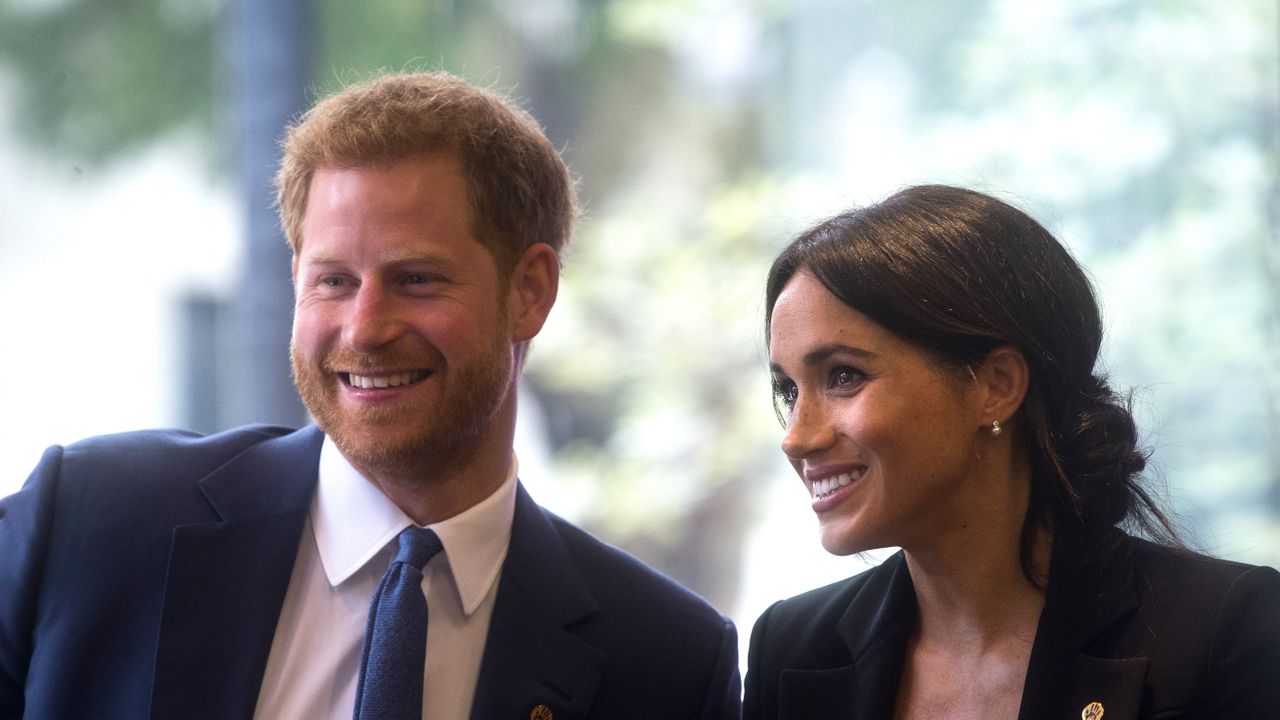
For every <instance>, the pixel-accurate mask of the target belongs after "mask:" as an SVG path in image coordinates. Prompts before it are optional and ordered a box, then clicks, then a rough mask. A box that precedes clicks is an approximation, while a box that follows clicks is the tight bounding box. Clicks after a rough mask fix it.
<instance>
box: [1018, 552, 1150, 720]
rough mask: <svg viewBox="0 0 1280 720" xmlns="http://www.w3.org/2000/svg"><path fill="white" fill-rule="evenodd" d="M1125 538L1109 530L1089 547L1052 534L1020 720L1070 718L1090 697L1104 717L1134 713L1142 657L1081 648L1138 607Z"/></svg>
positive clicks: (1113, 719)
mask: <svg viewBox="0 0 1280 720" xmlns="http://www.w3.org/2000/svg"><path fill="white" fill-rule="evenodd" d="M1131 543H1132V541H1131V540H1130V539H1129V538H1128V537H1127V536H1125V535H1124V534H1123V533H1121V532H1120V531H1118V530H1114V529H1111V530H1108V531H1106V535H1105V537H1103V538H1102V539H1101V541H1100V542H1098V543H1096V544H1095V543H1093V542H1090V543H1089V544H1088V547H1086V546H1085V545H1084V544H1083V543H1080V542H1078V541H1077V540H1076V539H1075V538H1074V537H1072V536H1071V535H1070V534H1067V533H1062V534H1060V535H1059V537H1058V538H1056V539H1055V541H1054V549H1053V560H1052V562H1051V565H1050V570H1049V585H1048V588H1047V590H1046V597H1045V607H1044V611H1043V612H1042V613H1041V615H1040V623H1039V626H1038V628H1037V630H1036V640H1035V645H1034V646H1033V647H1032V649H1031V660H1030V662H1029V664H1028V667H1027V680H1026V685H1025V687H1024V688H1023V695H1022V709H1021V711H1020V712H1019V715H1018V717H1019V720H1041V719H1042V718H1063V719H1064V720H1066V719H1070V720H1076V719H1077V718H1080V717H1081V716H1082V713H1083V711H1084V710H1085V708H1086V707H1087V706H1089V705H1090V704H1091V703H1098V704H1100V705H1101V706H1102V709H1103V712H1105V714H1106V718H1107V720H1132V719H1134V718H1137V717H1138V712H1139V710H1140V706H1141V701H1142V688H1143V685H1144V683H1145V680H1146V674H1147V666H1148V664H1149V663H1148V659H1147V658H1145V657H1135V658H1102V657H1096V656H1094V655H1092V654H1090V653H1089V652H1088V650H1089V648H1090V646H1091V645H1093V644H1094V643H1095V641H1097V640H1098V639H1099V638H1100V637H1102V636H1104V635H1105V633H1106V632H1107V631H1108V629H1110V628H1112V627H1114V626H1115V625H1116V624H1117V623H1119V622H1122V621H1123V620H1124V619H1125V618H1127V617H1129V616H1130V615H1132V614H1133V613H1134V612H1136V610H1137V607H1138V596H1137V592H1136V590H1135V582H1136V577H1135V574H1134V573H1135V569H1134V567H1133V562H1132V560H1131V558H1130V556H1129V549H1130V546H1131ZM1097 547H1101V548H1103V549H1102V550H1096V549H1093V548H1097Z"/></svg>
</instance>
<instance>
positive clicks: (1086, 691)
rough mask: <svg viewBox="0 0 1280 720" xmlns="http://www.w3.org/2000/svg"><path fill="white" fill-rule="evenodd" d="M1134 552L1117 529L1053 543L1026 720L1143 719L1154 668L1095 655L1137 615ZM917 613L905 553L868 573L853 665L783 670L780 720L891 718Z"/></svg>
mask: <svg viewBox="0 0 1280 720" xmlns="http://www.w3.org/2000/svg"><path fill="white" fill-rule="evenodd" d="M1132 546H1133V540H1132V539H1130V538H1129V537H1128V536H1126V535H1125V534H1124V533H1122V532H1120V531H1119V530H1115V529H1111V530H1108V531H1105V532H1104V533H1102V536H1101V537H1100V538H1098V539H1097V540H1096V541H1089V542H1084V541H1083V539H1082V537H1081V536H1080V535H1078V534H1074V533H1063V534H1062V535H1061V536H1060V537H1059V538H1058V540H1057V541H1055V543H1054V550H1053V559H1052V561H1051V565H1050V576H1049V584H1048V587H1047V588H1046V599H1045V608H1044V611H1043V612H1042V613H1041V616H1040V622H1039V626H1038V629H1037V631H1036V641H1035V644H1034V646H1033V647H1032V651H1031V659H1030V663H1029V665H1028V668H1027V681H1026V686H1025V687H1024V689H1023V698H1022V708H1021V711H1020V713H1019V716H1018V717H1019V720H1045V719H1057V718H1062V719H1063V720H1076V719H1077V718H1079V717H1081V712H1082V711H1083V709H1084V708H1085V707H1086V706H1087V705H1088V704H1089V703H1091V702H1099V703H1101V704H1102V705H1103V708H1104V711H1105V713H1106V718H1107V720H1126V719H1127V718H1128V719H1132V718H1137V717H1138V715H1137V713H1138V712H1139V707H1140V702H1141V699H1142V687H1143V683H1144V681H1145V678H1146V671H1147V666H1148V660H1147V658H1142V657H1139V658H1101V657H1095V656H1093V655H1091V654H1089V652H1088V649H1089V648H1090V646H1091V645H1093V644H1094V642H1095V641H1096V640H1098V639H1099V637H1100V636H1104V635H1105V633H1106V631H1107V630H1108V629H1110V628H1111V627H1112V626H1114V625H1115V623H1117V622H1120V621H1122V620H1123V619H1125V618H1126V617H1128V616H1129V615H1131V614H1132V613H1133V612H1134V611H1135V610H1136V608H1137V605H1138V598H1137V592H1136V585H1135V583H1136V581H1137V579H1136V572H1135V568H1134V564H1133V561H1132V558H1131V557H1130V554H1129V553H1130V551H1131V549H1132ZM915 612H916V600H915V587H914V585H912V583H911V576H910V573H909V572H908V571H907V564H906V562H905V560H904V557H903V555H902V553H898V554H896V555H894V556H892V557H891V558H889V559H888V560H886V561H885V562H883V563H882V564H881V565H880V566H879V567H877V568H876V569H874V570H872V571H871V574H870V575H869V576H868V578H867V581H866V582H865V583H864V584H863V586H862V587H861V588H860V589H859V590H858V592H857V593H856V594H855V595H854V596H853V599H852V600H851V602H850V603H849V606H848V609H847V610H846V611H845V613H844V615H843V616H842V617H841V619H840V621H839V623H838V624H837V626H836V630H837V633H838V634H839V635H840V637H841V638H842V639H843V641H844V643H845V645H846V646H847V647H848V648H849V659H850V664H848V665H843V666H838V667H829V668H822V669H815V670H794V669H790V670H784V671H783V672H782V674H781V676H780V678H779V699H778V700H779V717H780V718H812V719H814V720H825V719H827V718H831V719H834V718H845V719H847V718H855V717H856V718H889V717H892V715H893V707H894V703H895V701H896V700H897V691H898V683H899V680H900V678H901V674H902V664H903V662H904V660H905V658H906V647H907V642H908V639H909V635H910V632H911V627H912V624H913V622H914V619H915Z"/></svg>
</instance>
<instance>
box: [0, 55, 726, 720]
mask: <svg viewBox="0 0 1280 720" xmlns="http://www.w3.org/2000/svg"><path fill="white" fill-rule="evenodd" d="M277 185H278V190H279V203H280V208H281V216H282V220H283V223H284V227H285V231H286V234H287V236H288V239H289V242H290V245H291V247H292V249H293V279H294V285H295V292H296V309H295V322H294V332H293V342H292V356H293V366H294V374H295V380H296V383H297V385H298V389H299V392H300V393H301V395H302V398H303V400H304V402H305V403H306V405H307V407H308V408H309V409H310V411H311V413H312V415H313V416H314V417H315V419H316V423H317V425H318V427H310V428H304V429H302V430H298V431H290V430H287V429H283V428H274V427H265V426H255V427H248V428H239V429H236V430H232V431H229V432H226V433H222V434H219V435H215V436H211V437H199V436H196V435H192V434H189V433H182V432H143V433H130V434H125V435H118V436H109V437H103V438H94V439H90V440H86V441H83V442H81V443H77V444H74V445H71V446H68V447H66V448H60V447H55V448H51V449H50V450H49V451H48V452H47V453H46V454H45V457H44V458H43V459H42V461H41V463H40V465H39V466H38V467H37V468H36V470H35V471H34V472H33V474H32V476H31V478H30V479H29V480H28V482H27V484H26V485H25V486H24V488H23V489H22V490H21V491H19V492H18V493H16V494H15V495H12V496H10V497H9V498H6V499H4V500H3V501H0V549H2V550H3V552H0V717H4V718H9V717H27V718H41V719H42V720H43V719H46V718H47V719H55V718H78V719H79V718H94V717H102V718H134V717H152V718H206V717H207V718H249V717H257V718H308V719H310V718H350V717H352V716H353V712H356V713H357V716H360V717H371V716H376V715H369V714H368V713H372V712H375V711H376V708H375V710H367V709H362V708H366V707H367V704H368V703H371V702H372V703H373V704H375V705H376V704H377V703H379V702H382V701H383V700H384V699H385V698H384V695H383V694H382V691H381V690H378V691H370V690H369V688H371V687H379V688H380V687H383V686H382V685H379V684H378V683H380V682H383V681H382V680H381V679H380V678H382V677H383V674H385V673H387V672H393V671H396V669H397V668H398V669H399V672H401V675H405V674H407V675H408V676H409V678H410V680H411V682H408V683H403V680H401V681H397V682H402V683H403V684H404V685H405V687H404V688H401V687H400V686H398V685H397V686H395V689H396V692H399V691H400V690H401V689H405V690H408V691H411V692H412V693H416V694H414V695H411V696H409V697H410V700H411V701H412V702H413V703H414V704H413V705H412V707H413V714H414V716H420V717H424V718H432V719H433V720H436V719H440V718H459V719H461V718H468V717H470V718H476V719H488V718H521V719H523V718H532V719H536V720H552V719H560V720H568V719H570V718H730V717H737V715H738V710H739V696H738V690H739V684H738V671H737V650H736V636H735V632H734V628H733V626H732V624H731V623H730V622H729V621H727V620H726V619H724V618H723V617H722V616H721V615H719V614H718V613H716V612H715V611H714V610H712V609H711V608H710V607H708V606H707V605H706V604H705V603H704V602H703V601H701V600H700V599H698V598H697V597H695V596H693V595H692V594H690V593H688V592H687V591H685V590H683V589H681V588H679V587H678V586H676V585H675V584H673V583H672V582H670V581H669V580H666V579H664V578H662V577H661V576H659V575H657V574H656V573H654V572H653V571H651V570H649V569H647V568H646V567H644V566H643V565H641V564H640V563H639V562H637V561H635V560H634V559H632V558H630V557H628V556H626V555H624V554H622V553H621V552H619V551H617V550H615V549H613V548H610V547H608V546H606V545H604V544H602V543H600V542H598V541H596V540H594V539H592V538H591V537H589V536H588V535H586V534H585V533H583V532H582V531H580V530H578V529H576V528H574V527H573V526H571V525H569V524H568V523H566V522H565V521H563V520H561V519H559V518H557V517H555V516H554V515H551V514H549V513H547V512H546V511H544V510H543V509H541V508H540V507H539V506H538V505H536V504H535V503H534V502H533V501H532V500H531V499H530V497H529V495H528V494H527V493H525V491H524V490H523V488H521V486H520V484H519V482H518V480H517V479H516V461H515V458H514V455H513V452H512V437H513V433H514V426H515V417H516V385H517V378H518V375H519V372H520V368H521V365H522V362H523V359H524V354H525V352H526V350H527V345H528V343H529V341H530V340H531V339H532V338H533V337H534V336H535V335H537V333H538V332H539V330H540V329H541V327H542V324H543V322H544V321H545V320H546V318H547V315H548V313H549V312H550V310H551V307H552V304H553V303H554V301H555V297H556V289H557V286H558V280H559V252H560V250H561V248H562V247H563V246H564V244H565V242H566V240H567V238H568V236H569V233H570V229H571V226H572V222H573V218H574V216H575V213H576V201H575V199H574V194H573V189H572V183H571V181H570V180H569V177H568V173H567V170H566V169H565V167H564V165H563V163H562V162H561V160H560V158H559V156H558V155H557V154H556V153H555V151H554V149H553V148H552V147H551V146H550V144H549V143H548V142H547V140H546V138H545V137H544V136H543V135H542V133H541V131H540V130H539V129H538V127H537V125H536V123H535V122H534V121H533V120H532V119H531V118H530V117H529V116H528V115H526V114H525V113H523V112H522V111H520V110H518V109H516V108H514V107H512V106H510V105H508V104H507V103H505V102H503V101H502V100H501V99H499V98H497V97H496V96H494V95H492V94H490V93H488V92H486V91H482V90H479V89H476V88H474V87H471V86H469V85H467V84H465V83H463V82H462V81H460V80H458V79H456V78H453V77H450V76H447V75H442V74H415V75H394V76H387V77H383V78H379V79H376V80H373V81H370V82H367V83H364V84H361V85H357V86H354V87H352V88H349V89H347V90H345V91H343V92H341V93H339V94H337V95H335V96H333V97H330V98H328V99H326V100H324V101H322V102H321V103H319V104H318V105H317V106H316V107H315V108H314V109H313V110H311V112H309V113H308V114H307V115H306V116H305V117H304V118H303V119H302V121H301V122H300V123H299V124H298V125H297V126H295V127H293V128H291V129H290V133H289V136H288V139H287V140H286V144H285V156H284V161H283V163H282V167H281V170H280V173H279V175H278V177H277ZM416 528H429V529H430V530H431V531H432V532H431V533H426V531H423V530H417V529H416ZM402 531H403V533H402ZM424 533H425V534H426V535H429V536H431V537H433V538H438V543H439V545H437V546H435V547H436V548H437V549H438V548H439V547H440V546H442V547H443V550H442V551H439V552H437V553H436V554H435V555H434V556H432V557H431V559H430V560H427V561H425V566H424V567H421V568H415V569H414V570H413V572H418V570H419V569H420V571H421V573H422V575H421V576H420V577H422V580H418V579H417V577H419V576H412V575H395V573H403V572H408V571H405V570H403V569H401V570H396V568H404V567H406V566H405V565H404V564H403V563H401V562H400V561H401V560H403V559H404V558H405V557H406V556H404V555H401V556H399V558H398V559H397V560H396V562H395V563H394V564H393V561H392V559H393V556H396V555H397V553H398V552H403V550H402V548H404V547H405V545H404V543H405V542H408V541H406V540H403V538H407V537H411V536H413V537H420V536H422V535H423V534H424ZM422 557H426V555H424V556H422ZM417 562H421V559H419V560H415V561H414V563H417ZM414 563H409V564H414ZM389 566H390V568H391V569H389ZM393 570H394V571H395V572H393ZM384 576H385V577H384ZM393 576H394V578H393ZM403 577H412V579H411V580H409V581H404V580H403V579H402V578H403ZM397 578H398V579H397ZM401 582H408V584H409V585H410V586H411V589H412V593H411V594H412V595H416V596H418V597H417V598H416V602H417V603H419V604H421V602H422V600H423V598H424V597H425V601H426V609H422V611H421V616H414V617H419V618H420V619H421V621H422V622H423V623H424V624H425V638H426V642H425V650H413V651H411V652H409V653H408V656H407V657H405V656H402V657H403V662H402V661H401V660H395V661H391V662H388V661H387V660H386V657H388V656H383V655H380V653H383V652H387V650H386V647H389V646H387V645H385V644H380V643H382V641H381V640H379V638H380V637H382V635H380V634H379V633H384V632H391V633H392V634H395V633H401V634H402V635H407V636H408V637H409V638H410V640H413V641H415V642H418V643H419V644H418V646H417V647H418V648H421V641H422V636H423V634H424V631H422V630H412V629H411V631H406V630H405V628H406V627H410V628H411V627H412V626H408V625H405V624H404V623H402V622H400V621H399V620H396V621H395V622H391V621H386V620H385V618H386V617H391V616H390V615H383V613H384V607H388V606H390V605H384V604H383V603H389V604H391V605H394V604H395V603H398V602H400V598H408V595H404V594H399V595H397V594H396V593H400V592H401V591H400V590H398V589H396V588H400V587H403V585H397V584H396V583H401ZM380 583H381V586H382V587H380ZM419 588H421V591H419ZM375 597H376V600H375ZM388 598H395V599H394V600H391V599H388ZM375 601H376V602H377V603H380V604H378V605H376V608H377V610H376V612H371V610H370V605H371V603H374V602H375ZM409 601H410V600H406V602H409ZM396 607H399V606H396ZM397 612H399V610H397ZM375 615H376V616H378V618H374V617H372V616H375ZM396 617H400V616H396ZM367 627H369V628H372V627H377V628H378V629H377V630H376V631H370V632H368V633H366V628H367ZM388 628H389V630H388ZM366 635H367V636H368V637H366ZM423 653H425V656H424V655H423ZM414 663H422V664H421V665H418V666H415V665H414ZM405 667H408V668H410V671H408V672H407V673H406V672H405V671H403V668H405ZM417 667H421V668H422V671H421V672H418V670H417V669H416V668H417ZM388 668H391V669H388ZM419 679H422V683H418V680H419ZM409 685H411V686H412V687H411V688H410V687H408V686H409ZM366 691H367V694H366ZM392 694H394V693H389V694H386V696H385V697H391V695H392ZM417 703H420V704H421V713H420V714H419V713H418V712H417Z"/></svg>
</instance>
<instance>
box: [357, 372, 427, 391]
mask: <svg viewBox="0 0 1280 720" xmlns="http://www.w3.org/2000/svg"><path fill="white" fill-rule="evenodd" d="M429 375H431V372H430V371H429V370H407V371H404V372H395V373H379V374H370V375H357V374H356V373H349V372H340V373H338V377H340V378H342V382H343V383H345V384H346V385H349V386H351V387H353V388H358V389H361V390H374V389H381V388H394V387H400V386H402V385H412V384H413V383H416V382H421V381H422V380H425V379H426V378H427V377H428V376H429Z"/></svg>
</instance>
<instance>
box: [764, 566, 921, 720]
mask: <svg viewBox="0 0 1280 720" xmlns="http://www.w3.org/2000/svg"><path fill="white" fill-rule="evenodd" d="M915 607H916V599H915V589H914V586H913V585H912V584H911V576H910V574H909V573H908V572H907V564H906V563H905V562H903V558H902V554H901V553H898V554H896V555H894V556H893V557H891V558H889V559H888V560H886V561H884V562H883V563H881V565H880V566H879V567H878V568H876V569H875V570H874V571H873V575H872V576H871V577H870V578H868V579H867V582H866V584H865V585H863V587H862V589H860V590H859V591H858V594H857V595H855V596H854V597H853V600H852V601H851V602H850V603H849V608H848V609H847V610H846V611H845V613H844V615H843V616H842V617H841V619H840V622H839V624H838V625H837V631H838V632H839V634H840V637H841V638H842V639H843V640H844V642H845V645H847V646H848V648H849V658H850V659H851V661H852V662H851V663H850V664H849V665H845V666H841V667H834V668H822V669H815V670H794V669H792V670H784V671H783V672H782V674H781V675H780V677H779V679H778V683H779V687H778V717H779V720H801V719H802V718H803V719H806V720H809V719H812V720H836V718H842V719H844V720H848V719H849V718H859V720H861V719H863V718H868V719H870V718H889V717H891V716H892V714H893V706H894V703H895V701H896V700H897V688H898V680H899V678H900V677H901V674H902V663H903V660H904V659H905V657H906V649H907V639H908V636H909V634H910V631H911V626H912V623H913V621H914V617H915ZM868 619H869V620H868Z"/></svg>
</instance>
